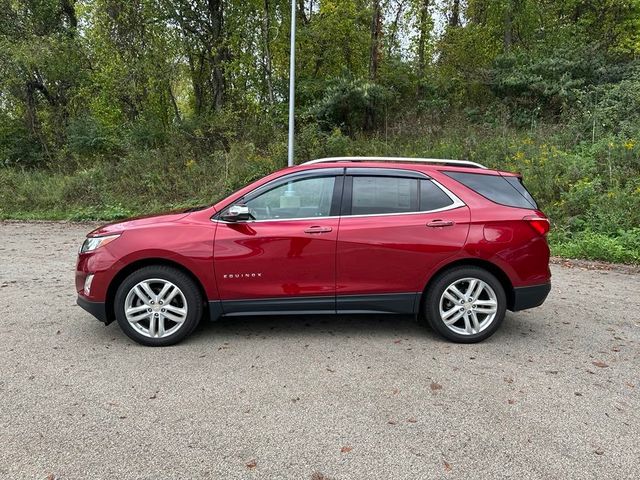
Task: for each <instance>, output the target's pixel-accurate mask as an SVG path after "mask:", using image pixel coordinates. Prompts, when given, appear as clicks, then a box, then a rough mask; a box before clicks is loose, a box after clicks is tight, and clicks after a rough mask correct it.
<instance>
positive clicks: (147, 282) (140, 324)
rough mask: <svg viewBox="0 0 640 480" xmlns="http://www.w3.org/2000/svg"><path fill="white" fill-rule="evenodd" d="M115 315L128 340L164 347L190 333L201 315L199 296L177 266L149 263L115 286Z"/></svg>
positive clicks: (188, 278) (187, 277)
mask: <svg viewBox="0 0 640 480" xmlns="http://www.w3.org/2000/svg"><path fill="white" fill-rule="evenodd" d="M114 301H115V304H114V307H115V315H116V319H117V321H118V324H119V325H120V328H122V330H123V332H124V333H126V334H127V335H128V336H129V337H130V338H131V339H133V340H135V341H136V342H138V343H140V344H142V345H148V346H158V347H160V346H167V345H173V344H175V343H178V342H179V341H181V340H182V339H183V338H185V337H186V336H187V335H189V334H190V333H191V332H192V331H193V330H194V329H195V327H196V326H197V325H198V323H199V322H200V318H201V317H202V311H203V308H202V305H203V301H202V295H201V294H200V291H199V289H198V287H197V285H196V284H195V283H194V281H193V280H192V279H191V278H190V277H189V276H187V275H185V274H184V273H183V272H181V271H180V270H178V269H175V268H172V267H167V266H162V265H158V266H148V267H143V268H141V269H139V270H136V271H135V272H133V273H131V274H130V275H129V276H128V277H127V278H126V279H125V280H124V281H123V282H122V283H121V284H120V286H119V287H118V290H117V292H116V296H115V300H114Z"/></svg>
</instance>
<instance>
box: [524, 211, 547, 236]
mask: <svg viewBox="0 0 640 480" xmlns="http://www.w3.org/2000/svg"><path fill="white" fill-rule="evenodd" d="M523 220H524V221H526V222H528V223H529V225H531V228H533V229H534V230H535V231H536V232H537V233H538V234H539V235H546V234H547V233H549V227H550V225H549V219H547V218H544V217H538V216H536V215H531V216H528V217H524V218H523Z"/></svg>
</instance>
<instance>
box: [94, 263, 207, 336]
mask: <svg viewBox="0 0 640 480" xmlns="http://www.w3.org/2000/svg"><path fill="white" fill-rule="evenodd" d="M156 265H158V266H166V267H172V268H175V269H176V270H180V271H181V272H182V273H184V274H185V275H187V276H188V277H189V278H191V280H193V282H194V283H195V284H196V286H197V287H198V290H199V292H200V295H201V296H202V300H203V302H204V304H205V308H206V305H207V293H206V291H205V289H204V286H203V285H202V282H201V281H200V279H199V278H198V277H197V276H196V275H195V274H194V273H193V272H192V271H191V270H189V269H188V268H187V267H185V266H184V265H182V264H181V263H179V262H176V261H173V260H168V259H166V258H157V257H151V258H143V259H140V260H135V261H133V262H131V263H129V264H127V265H125V266H124V267H122V268H121V269H120V270H119V271H118V273H116V275H115V276H114V277H113V279H112V280H111V283H109V287H108V288H107V295H106V297H105V310H106V314H107V322H106V323H107V325H108V324H109V323H111V322H113V321H114V320H115V318H116V316H115V310H114V299H115V296H116V292H117V290H118V287H119V286H120V284H121V283H122V282H123V281H124V279H125V278H127V277H128V276H129V275H130V274H131V273H133V272H135V271H136V270H139V269H141V268H143V267H149V266H156Z"/></svg>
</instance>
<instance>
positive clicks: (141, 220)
mask: <svg viewBox="0 0 640 480" xmlns="http://www.w3.org/2000/svg"><path fill="white" fill-rule="evenodd" d="M190 211H191V209H189V210H187V211H185V210H182V211H180V212H169V213H162V214H159V215H146V216H142V217H134V218H129V219H127V220H121V221H118V222H113V223H107V224H106V225H102V226H100V227H98V228H96V229H95V230H93V231H92V232H90V233H89V235H88V236H90V237H95V236H102V235H110V234H112V233H121V232H123V231H125V230H131V229H134V228H143V227H149V226H152V225H159V224H167V223H173V222H177V221H178V220H180V219H182V218H184V217H186V216H187V215H189V213H190Z"/></svg>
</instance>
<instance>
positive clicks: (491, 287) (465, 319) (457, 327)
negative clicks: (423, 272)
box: [424, 266, 507, 343]
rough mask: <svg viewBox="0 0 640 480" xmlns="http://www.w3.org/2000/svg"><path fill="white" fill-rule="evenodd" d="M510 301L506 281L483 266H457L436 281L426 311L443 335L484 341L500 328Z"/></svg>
mask: <svg viewBox="0 0 640 480" xmlns="http://www.w3.org/2000/svg"><path fill="white" fill-rule="evenodd" d="M506 306H507V300H506V295H505V292H504V288H503V287H502V284H501V283H500V282H499V281H498V279H497V278H496V277H495V276H494V275H492V274H491V273H489V272H488V271H486V270H484V269H482V268H479V267H471V266H470V267H457V268H453V269H451V270H448V271H446V272H444V273H443V274H441V275H440V276H439V277H438V278H436V279H435V280H434V282H433V283H432V285H431V286H430V287H429V290H428V291H427V295H426V297H425V305H424V314H425V315H426V319H427V321H428V323H429V324H430V325H431V327H432V328H433V329H434V330H435V331H437V332H438V333H439V334H440V335H442V336H443V337H445V338H447V339H449V340H452V341H454V342H459V343H475V342H480V341H482V340H484V339H486V338H488V337H490V336H491V335H493V334H494V333H495V332H496V330H497V329H498V328H499V327H500V324H501V323H502V321H503V320H504V315H505V312H506Z"/></svg>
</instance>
